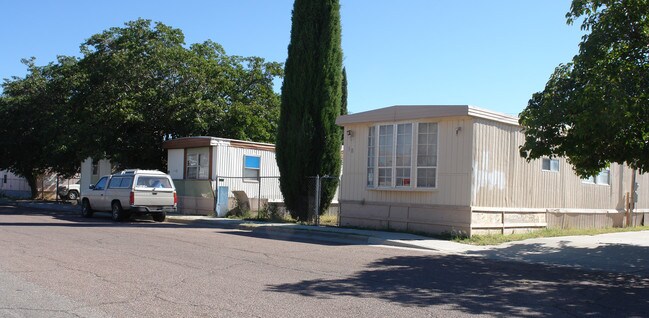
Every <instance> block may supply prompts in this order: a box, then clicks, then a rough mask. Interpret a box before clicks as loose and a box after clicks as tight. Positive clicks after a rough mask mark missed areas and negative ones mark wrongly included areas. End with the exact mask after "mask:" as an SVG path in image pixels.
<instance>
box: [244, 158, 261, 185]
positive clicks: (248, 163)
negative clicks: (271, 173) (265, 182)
mask: <svg viewBox="0 0 649 318" xmlns="http://www.w3.org/2000/svg"><path fill="white" fill-rule="evenodd" d="M260 170H261V157H258V156H243V180H245V181H258V180H259V171H260Z"/></svg>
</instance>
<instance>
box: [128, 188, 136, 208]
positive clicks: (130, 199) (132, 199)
mask: <svg viewBox="0 0 649 318" xmlns="http://www.w3.org/2000/svg"><path fill="white" fill-rule="evenodd" d="M128 204H129V205H133V204H135V192H133V191H131V194H130V195H129V196H128Z"/></svg>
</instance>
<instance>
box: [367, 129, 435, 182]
mask: <svg viewBox="0 0 649 318" xmlns="http://www.w3.org/2000/svg"><path fill="white" fill-rule="evenodd" d="M367 141H368V147H367V186H368V187H369V188H374V187H379V188H435V187H436V186H437V184H436V180H437V124H436V123H399V124H389V125H378V126H372V127H369V134H368V140H367ZM414 145H416V147H415V146H414Z"/></svg>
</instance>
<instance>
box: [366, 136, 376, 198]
mask: <svg viewBox="0 0 649 318" xmlns="http://www.w3.org/2000/svg"><path fill="white" fill-rule="evenodd" d="M375 175H376V129H375V127H370V132H369V135H368V137H367V186H368V187H370V188H373V187H374V182H375Z"/></svg>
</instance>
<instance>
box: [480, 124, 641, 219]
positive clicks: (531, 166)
mask: <svg viewBox="0 0 649 318" xmlns="http://www.w3.org/2000/svg"><path fill="white" fill-rule="evenodd" d="M520 129H521V128H520V127H518V126H513V125H507V124H502V123H497V122H493V121H488V120H482V119H476V120H475V124H474V129H473V134H474V137H473V138H474V140H475V148H474V153H473V186H472V200H471V205H472V206H474V207H508V208H550V209H552V208H558V209H609V210H610V209H614V210H618V211H622V210H624V207H625V198H624V194H625V192H627V191H629V190H630V187H631V170H630V169H628V168H627V167H623V166H620V165H618V164H613V165H611V167H610V170H611V172H610V185H598V184H589V183H584V182H583V181H582V179H581V178H580V177H578V176H577V175H575V173H574V172H573V170H572V167H571V166H570V165H569V164H568V162H566V160H565V159H564V158H559V171H558V172H553V171H542V169H541V160H534V161H531V162H529V163H528V162H526V161H525V159H523V158H521V157H520V155H519V153H518V149H519V146H520V145H522V144H523V142H524V135H523V133H522V132H521V131H520ZM637 181H638V183H639V184H640V190H639V200H638V205H637V207H638V208H641V209H646V208H649V175H648V174H644V175H638V176H637Z"/></svg>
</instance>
